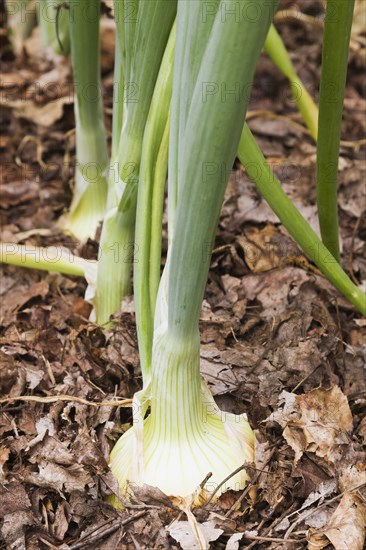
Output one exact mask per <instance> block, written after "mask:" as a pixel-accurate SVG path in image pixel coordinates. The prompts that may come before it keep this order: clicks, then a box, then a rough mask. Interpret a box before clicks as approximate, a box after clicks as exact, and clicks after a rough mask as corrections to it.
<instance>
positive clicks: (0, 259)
mask: <svg viewBox="0 0 366 550" xmlns="http://www.w3.org/2000/svg"><path fill="white" fill-rule="evenodd" d="M0 263H4V264H8V265H15V266H18V267H26V268H28V269H39V270H42V271H53V272H56V273H63V274H65V275H74V276H75V277H84V276H85V273H86V271H87V270H88V269H89V268H90V266H92V265H95V262H92V261H91V260H84V259H83V258H79V257H78V256H74V255H73V253H72V252H70V251H69V250H65V249H63V248H60V247H58V246H49V247H47V248H46V247H40V246H32V245H29V244H26V245H23V244H14V243H0Z"/></svg>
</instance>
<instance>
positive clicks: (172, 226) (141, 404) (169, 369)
mask: <svg viewBox="0 0 366 550" xmlns="http://www.w3.org/2000/svg"><path fill="white" fill-rule="evenodd" d="M248 3H249V2H247V0H243V1H242V2H241V3H240V4H241V6H242V7H243V8H246V7H247V4H248ZM206 5H207V4H206ZM213 5H214V8H215V9H214V11H210V14H208V13H206V15H207V17H203V16H202V15H203V13H204V12H203V8H204V7H205V2H204V1H203V0H199V1H198V0H197V1H195V2H189V1H185V0H179V2H178V14H177V45H176V54H175V67H174V84H173V99H172V113H171V134H170V144H169V183H168V202H169V210H168V226H169V245H168V257H167V263H166V265H165V268H164V272H163V275H162V278H161V280H160V285H159V291H158V297H157V301H156V307H155V316H154V332H153V342H152V349H151V369H150V371H149V369H147V382H146V383H145V382H144V389H143V390H142V392H140V393H139V394H138V395H136V396H135V405H138V406H136V407H135V417H134V426H133V428H131V429H130V430H129V431H127V432H126V433H125V434H124V435H123V436H122V437H121V439H120V440H119V442H118V443H117V445H116V446H115V448H114V449H113V451H112V454H111V468H112V472H113V473H114V475H115V476H116V478H117V479H118V481H119V483H120V486H121V488H122V489H124V488H125V486H126V481H127V480H129V481H130V482H134V483H138V484H142V483H146V484H149V485H153V486H157V487H159V488H160V489H161V490H163V491H164V492H165V493H166V494H168V495H178V496H180V497H186V496H190V495H192V494H193V493H194V492H195V491H196V490H197V489H198V488H199V486H200V484H201V483H202V482H203V481H204V480H205V478H206V477H207V474H208V473H209V472H211V474H212V476H211V478H210V480H209V481H208V482H206V484H205V489H206V490H207V491H208V492H211V491H212V490H213V489H214V488H216V487H217V485H218V484H219V483H220V482H222V481H223V480H224V478H226V477H227V476H228V475H230V474H232V473H233V471H234V470H235V469H237V468H239V467H240V466H243V464H244V463H245V462H249V461H251V460H252V459H253V434H252V430H251V428H250V426H249V424H248V422H247V420H246V417H245V415H241V416H235V415H232V414H224V413H222V412H221V411H220V410H219V409H218V408H217V406H216V404H215V402H214V400H213V397H212V395H211V393H210V391H209V389H208V387H207V386H206V385H205V384H204V383H203V381H202V380H201V377H200V345H199V329H198V321H199V315H200V309H201V303H202V299H203V294H204V289H205V284H206V279H207V275H208V269H209V264H210V256H211V255H210V254H203V250H206V249H207V244H208V243H209V246H211V248H212V245H213V239H214V235H215V232H216V228H217V223H218V218H219V213H220V209H221V205H222V201H223V197H224V191H225V187H226V183H227V179H228V170H230V168H231V166H232V163H233V161H234V158H235V153H236V150H237V145H238V142H239V138H240V133H241V129H242V125H243V121H244V118H245V111H246V107H247V99H246V97H245V96H246V94H241V95H240V100H239V101H238V100H237V97H236V96H235V95H234V96H233V94H230V93H228V94H227V95H222V94H221V93H216V94H210V93H209V92H208V90H212V87H208V84H212V83H215V84H219V86H223V87H226V88H225V89H227V90H228V91H229V90H232V89H233V88H234V89H235V86H236V83H237V82H239V83H240V85H241V86H242V87H243V88H242V89H245V87H246V86H248V85H250V84H251V82H252V79H253V74H254V69H255V65H256V61H257V58H258V56H259V54H260V50H261V48H262V46H263V43H264V40H265V37H266V34H267V31H268V28H269V25H270V23H271V20H272V16H273V14H274V10H275V7H276V6H277V1H276V0H274V1H272V2H268V1H267V0H259V1H258V5H259V6H260V9H261V13H262V17H261V18H259V19H258V21H256V22H255V23H253V22H252V21H250V22H249V20H248V19H247V18H245V17H241V18H240V21H238V20H236V19H235V18H233V17H228V16H226V15H225V14H226V10H228V9H229V8H233V7H235V2H227V1H226V0H225V1H224V0H217V1H216V2H210V6H211V7H212V6H213ZM228 58H229V59H230V63H228ZM223 98H224V99H223ZM140 183H141V180H140ZM150 208H151V204H150ZM145 215H146V212H144V211H140V210H138V211H137V216H138V218H139V217H140V216H145ZM137 225H138V226H139V222H138V223H137ZM143 238H145V239H146V240H149V235H146V236H145V237H143ZM146 283H147V284H148V283H149V281H146ZM151 301H152V303H153V302H154V296H153V293H151ZM147 407H150V413H149V415H148V416H147V418H145V419H144V416H145V412H146V410H147ZM223 415H224V417H223ZM143 419H144V420H143ZM142 420H143V421H142ZM246 480H247V474H246V472H245V470H244V469H242V470H240V471H239V472H238V473H237V474H236V475H234V476H233V477H232V478H231V479H230V481H228V482H227V484H226V485H225V486H224V487H223V490H227V489H228V488H229V487H230V488H235V489H240V488H242V487H243V486H244V484H245V482H246ZM217 494H218V493H217Z"/></svg>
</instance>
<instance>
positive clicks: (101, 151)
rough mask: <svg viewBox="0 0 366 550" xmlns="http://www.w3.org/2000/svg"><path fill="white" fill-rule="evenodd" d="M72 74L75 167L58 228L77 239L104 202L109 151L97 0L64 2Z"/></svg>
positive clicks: (92, 225) (91, 231)
mask: <svg viewBox="0 0 366 550" xmlns="http://www.w3.org/2000/svg"><path fill="white" fill-rule="evenodd" d="M68 4H69V9H68V12H66V13H67V15H68V16H69V33H70V41H71V61H72V68H73V75H74V89H75V93H74V112H75V126H76V168H75V178H74V189H73V198H72V202H71V205H70V210H69V212H68V213H67V215H66V216H65V217H63V218H62V219H61V226H62V227H63V228H64V229H66V230H67V231H68V232H70V233H71V234H73V235H75V236H76V237H77V238H78V239H79V240H80V241H85V240H86V239H88V238H89V237H90V238H94V237H95V232H96V229H97V227H98V225H99V223H100V222H101V220H102V219H103V216H104V212H105V207H106V198H107V176H108V169H109V153H108V148H107V138H106V131H105V127H104V113H103V100H102V85H101V78H100V45H99V18H100V0H89V1H88V2H80V0H69V3H68Z"/></svg>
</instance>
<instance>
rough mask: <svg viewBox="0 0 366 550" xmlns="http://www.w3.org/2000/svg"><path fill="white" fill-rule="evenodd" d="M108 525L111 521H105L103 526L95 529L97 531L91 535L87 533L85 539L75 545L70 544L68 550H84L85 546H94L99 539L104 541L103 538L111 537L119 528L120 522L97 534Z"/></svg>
mask: <svg viewBox="0 0 366 550" xmlns="http://www.w3.org/2000/svg"><path fill="white" fill-rule="evenodd" d="M109 523H111V520H110V521H107V522H106V523H105V524H103V525H101V526H100V527H97V529H95V530H94V531H92V532H91V533H88V534H87V535H86V536H85V537H83V538H82V539H80V541H79V542H76V543H75V544H72V545H71V546H70V547H69V548H70V550H78V549H79V548H84V547H85V546H86V545H90V544H93V545H94V544H95V543H96V542H98V541H99V540H100V539H104V537H107V536H108V535H111V534H112V533H114V532H115V531H117V529H118V528H119V527H121V522H120V521H118V522H116V523H115V524H114V525H111V526H110V527H109V528H108V529H104V531H100V532H99V533H98V532H97V531H99V530H100V529H101V528H102V527H104V526H105V525H108V524H109Z"/></svg>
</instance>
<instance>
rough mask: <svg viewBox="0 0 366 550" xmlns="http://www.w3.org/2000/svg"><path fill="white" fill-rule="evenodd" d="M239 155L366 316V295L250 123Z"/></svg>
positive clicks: (267, 196) (313, 256)
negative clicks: (292, 193) (293, 195)
mask: <svg viewBox="0 0 366 550" xmlns="http://www.w3.org/2000/svg"><path fill="white" fill-rule="evenodd" d="M238 157H239V159H240V161H241V162H242V164H243V165H244V167H245V169H246V171H247V172H248V175H249V177H250V178H251V179H252V180H253V182H254V183H255V184H256V186H257V188H258V190H259V192H260V193H261V195H262V196H263V197H264V198H265V200H266V201H267V202H268V204H269V206H270V207H271V208H272V210H273V211H274V212H275V214H276V215H277V216H278V218H279V219H280V221H281V222H282V223H283V225H284V226H285V227H286V229H287V230H288V232H289V233H290V235H291V236H292V237H293V238H294V239H295V241H296V242H297V243H298V244H299V245H300V247H301V248H302V249H303V251H304V252H305V253H306V254H307V256H308V257H309V258H310V259H311V260H312V261H313V262H314V263H315V264H316V265H317V266H318V268H319V269H320V270H321V271H322V273H323V274H324V275H325V276H326V277H327V278H328V279H329V281H330V282H331V283H332V284H333V285H334V286H335V287H336V288H337V289H338V290H339V291H340V292H341V293H342V294H343V295H344V296H346V298H347V299H348V300H349V301H350V302H351V303H352V304H354V306H356V307H357V309H358V310H359V311H360V312H361V313H362V314H363V315H365V316H366V296H365V294H364V293H363V292H362V291H361V290H360V289H359V288H358V287H357V286H356V285H355V284H354V283H353V282H352V281H351V279H350V278H349V277H348V276H347V274H346V273H345V271H344V270H343V269H342V268H341V266H340V265H339V263H338V262H337V260H336V258H335V257H334V256H333V255H332V253H331V252H330V250H328V249H327V247H326V246H325V244H324V243H323V242H322V241H321V239H320V238H319V237H318V235H317V234H316V233H315V231H314V230H313V229H312V228H311V227H310V225H309V224H308V223H307V221H306V220H305V218H304V217H303V216H302V214H301V213H300V212H299V210H298V209H297V208H296V206H295V205H294V204H293V203H292V201H291V200H290V199H289V198H288V196H287V195H286V193H285V192H284V190H283V189H282V187H281V184H280V182H279V181H278V179H277V178H276V176H275V174H274V173H273V172H272V170H271V168H270V167H269V165H268V164H267V162H266V160H265V158H264V156H263V153H262V151H261V150H260V148H259V146H258V145H257V143H256V141H255V139H254V137H253V135H252V133H251V131H250V129H249V127H248V125H247V124H245V126H244V129H243V133H242V136H241V139H240V143H239V149H238Z"/></svg>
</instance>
